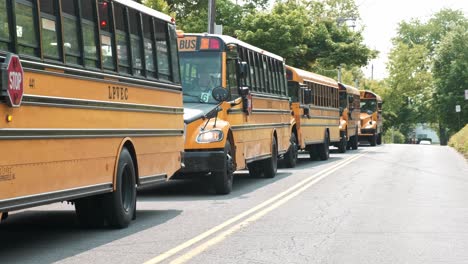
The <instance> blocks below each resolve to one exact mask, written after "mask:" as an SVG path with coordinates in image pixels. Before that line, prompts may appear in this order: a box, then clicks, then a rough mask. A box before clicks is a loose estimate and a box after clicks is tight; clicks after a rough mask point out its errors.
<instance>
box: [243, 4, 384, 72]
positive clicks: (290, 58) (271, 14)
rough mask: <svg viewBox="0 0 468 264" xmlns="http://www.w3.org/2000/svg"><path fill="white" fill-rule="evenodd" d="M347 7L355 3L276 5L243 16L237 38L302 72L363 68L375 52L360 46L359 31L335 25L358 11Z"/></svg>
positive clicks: (361, 40)
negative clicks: (343, 16)
mask: <svg viewBox="0 0 468 264" xmlns="http://www.w3.org/2000/svg"><path fill="white" fill-rule="evenodd" d="M346 4H347V5H346ZM350 6H351V7H355V5H354V1H351V0H348V1H325V2H316V1H309V2H307V1H304V2H302V1H286V2H276V3H275V5H274V6H273V9H272V10H271V11H259V12H253V13H251V14H248V15H247V16H245V17H244V18H243V19H242V22H241V24H240V27H239V30H237V31H236V35H237V36H238V37H239V38H240V39H242V40H244V41H246V42H248V43H251V44H253V45H255V46H258V47H261V48H263V49H265V50H268V51H271V52H273V53H276V54H278V55H280V56H282V57H284V58H286V60H287V63H288V64H290V65H293V66H295V67H299V68H302V69H309V70H312V69H313V66H314V65H317V64H319V65H321V67H323V68H328V69H330V68H331V69H333V68H336V67H337V66H338V65H340V64H345V65H348V66H349V67H352V66H364V65H366V64H367V62H368V61H369V60H370V59H372V58H374V57H375V56H376V52H375V51H373V50H370V49H369V48H368V47H366V46H365V45H364V44H363V37H362V34H361V31H353V30H351V29H350V28H349V27H348V26H347V25H345V24H343V23H338V22H339V21H338V22H337V19H338V17H337V14H340V13H343V14H345V13H349V12H357V11H356V10H354V9H353V8H351V7H350ZM311 7H312V8H311ZM337 8H338V9H337ZM343 9H344V10H343ZM348 9H350V10H348ZM332 10H335V11H336V12H333V11H332ZM327 14H333V16H331V15H330V16H327ZM356 16H357V15H356Z"/></svg>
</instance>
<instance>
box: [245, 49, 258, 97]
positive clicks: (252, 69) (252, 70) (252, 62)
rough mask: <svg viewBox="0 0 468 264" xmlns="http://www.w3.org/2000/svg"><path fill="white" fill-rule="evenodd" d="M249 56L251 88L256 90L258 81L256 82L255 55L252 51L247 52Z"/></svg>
mask: <svg viewBox="0 0 468 264" xmlns="http://www.w3.org/2000/svg"><path fill="white" fill-rule="evenodd" d="M247 55H248V60H249V66H250V67H249V72H250V74H249V76H250V85H251V86H250V88H251V89H255V88H256V87H257V84H256V81H255V76H256V75H255V60H254V59H253V54H252V52H251V51H250V50H248V51H247Z"/></svg>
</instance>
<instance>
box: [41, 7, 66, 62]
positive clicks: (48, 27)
mask: <svg viewBox="0 0 468 264" xmlns="http://www.w3.org/2000/svg"><path fill="white" fill-rule="evenodd" d="M40 7H41V30H42V52H43V54H44V57H46V58H49V59H56V60H58V59H60V55H59V54H60V53H59V48H60V47H62V45H59V41H58V34H57V32H58V31H59V30H60V29H59V28H58V23H57V17H56V14H55V11H54V10H57V7H56V2H55V0H41V1H40Z"/></svg>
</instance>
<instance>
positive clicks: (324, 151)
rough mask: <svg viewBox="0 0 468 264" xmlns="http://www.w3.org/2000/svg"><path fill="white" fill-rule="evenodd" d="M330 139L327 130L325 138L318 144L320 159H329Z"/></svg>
mask: <svg viewBox="0 0 468 264" xmlns="http://www.w3.org/2000/svg"><path fill="white" fill-rule="evenodd" d="M329 142H330V140H329V136H328V131H325V138H324V139H323V143H322V144H320V145H319V146H318V149H319V157H320V160H328V158H329V157H330V143H329Z"/></svg>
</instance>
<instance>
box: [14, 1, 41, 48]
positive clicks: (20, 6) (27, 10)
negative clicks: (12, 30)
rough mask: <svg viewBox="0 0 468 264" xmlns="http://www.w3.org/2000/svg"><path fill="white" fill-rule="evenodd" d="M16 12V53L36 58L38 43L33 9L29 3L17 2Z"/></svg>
mask: <svg viewBox="0 0 468 264" xmlns="http://www.w3.org/2000/svg"><path fill="white" fill-rule="evenodd" d="M15 10H16V37H17V38H18V53H20V54H25V55H31V56H38V50H39V45H38V44H39V41H38V37H37V31H36V26H35V25H36V23H35V19H34V18H35V17H36V15H35V12H34V10H35V8H34V6H33V3H32V2H31V1H27V0H18V1H16V2H15Z"/></svg>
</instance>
